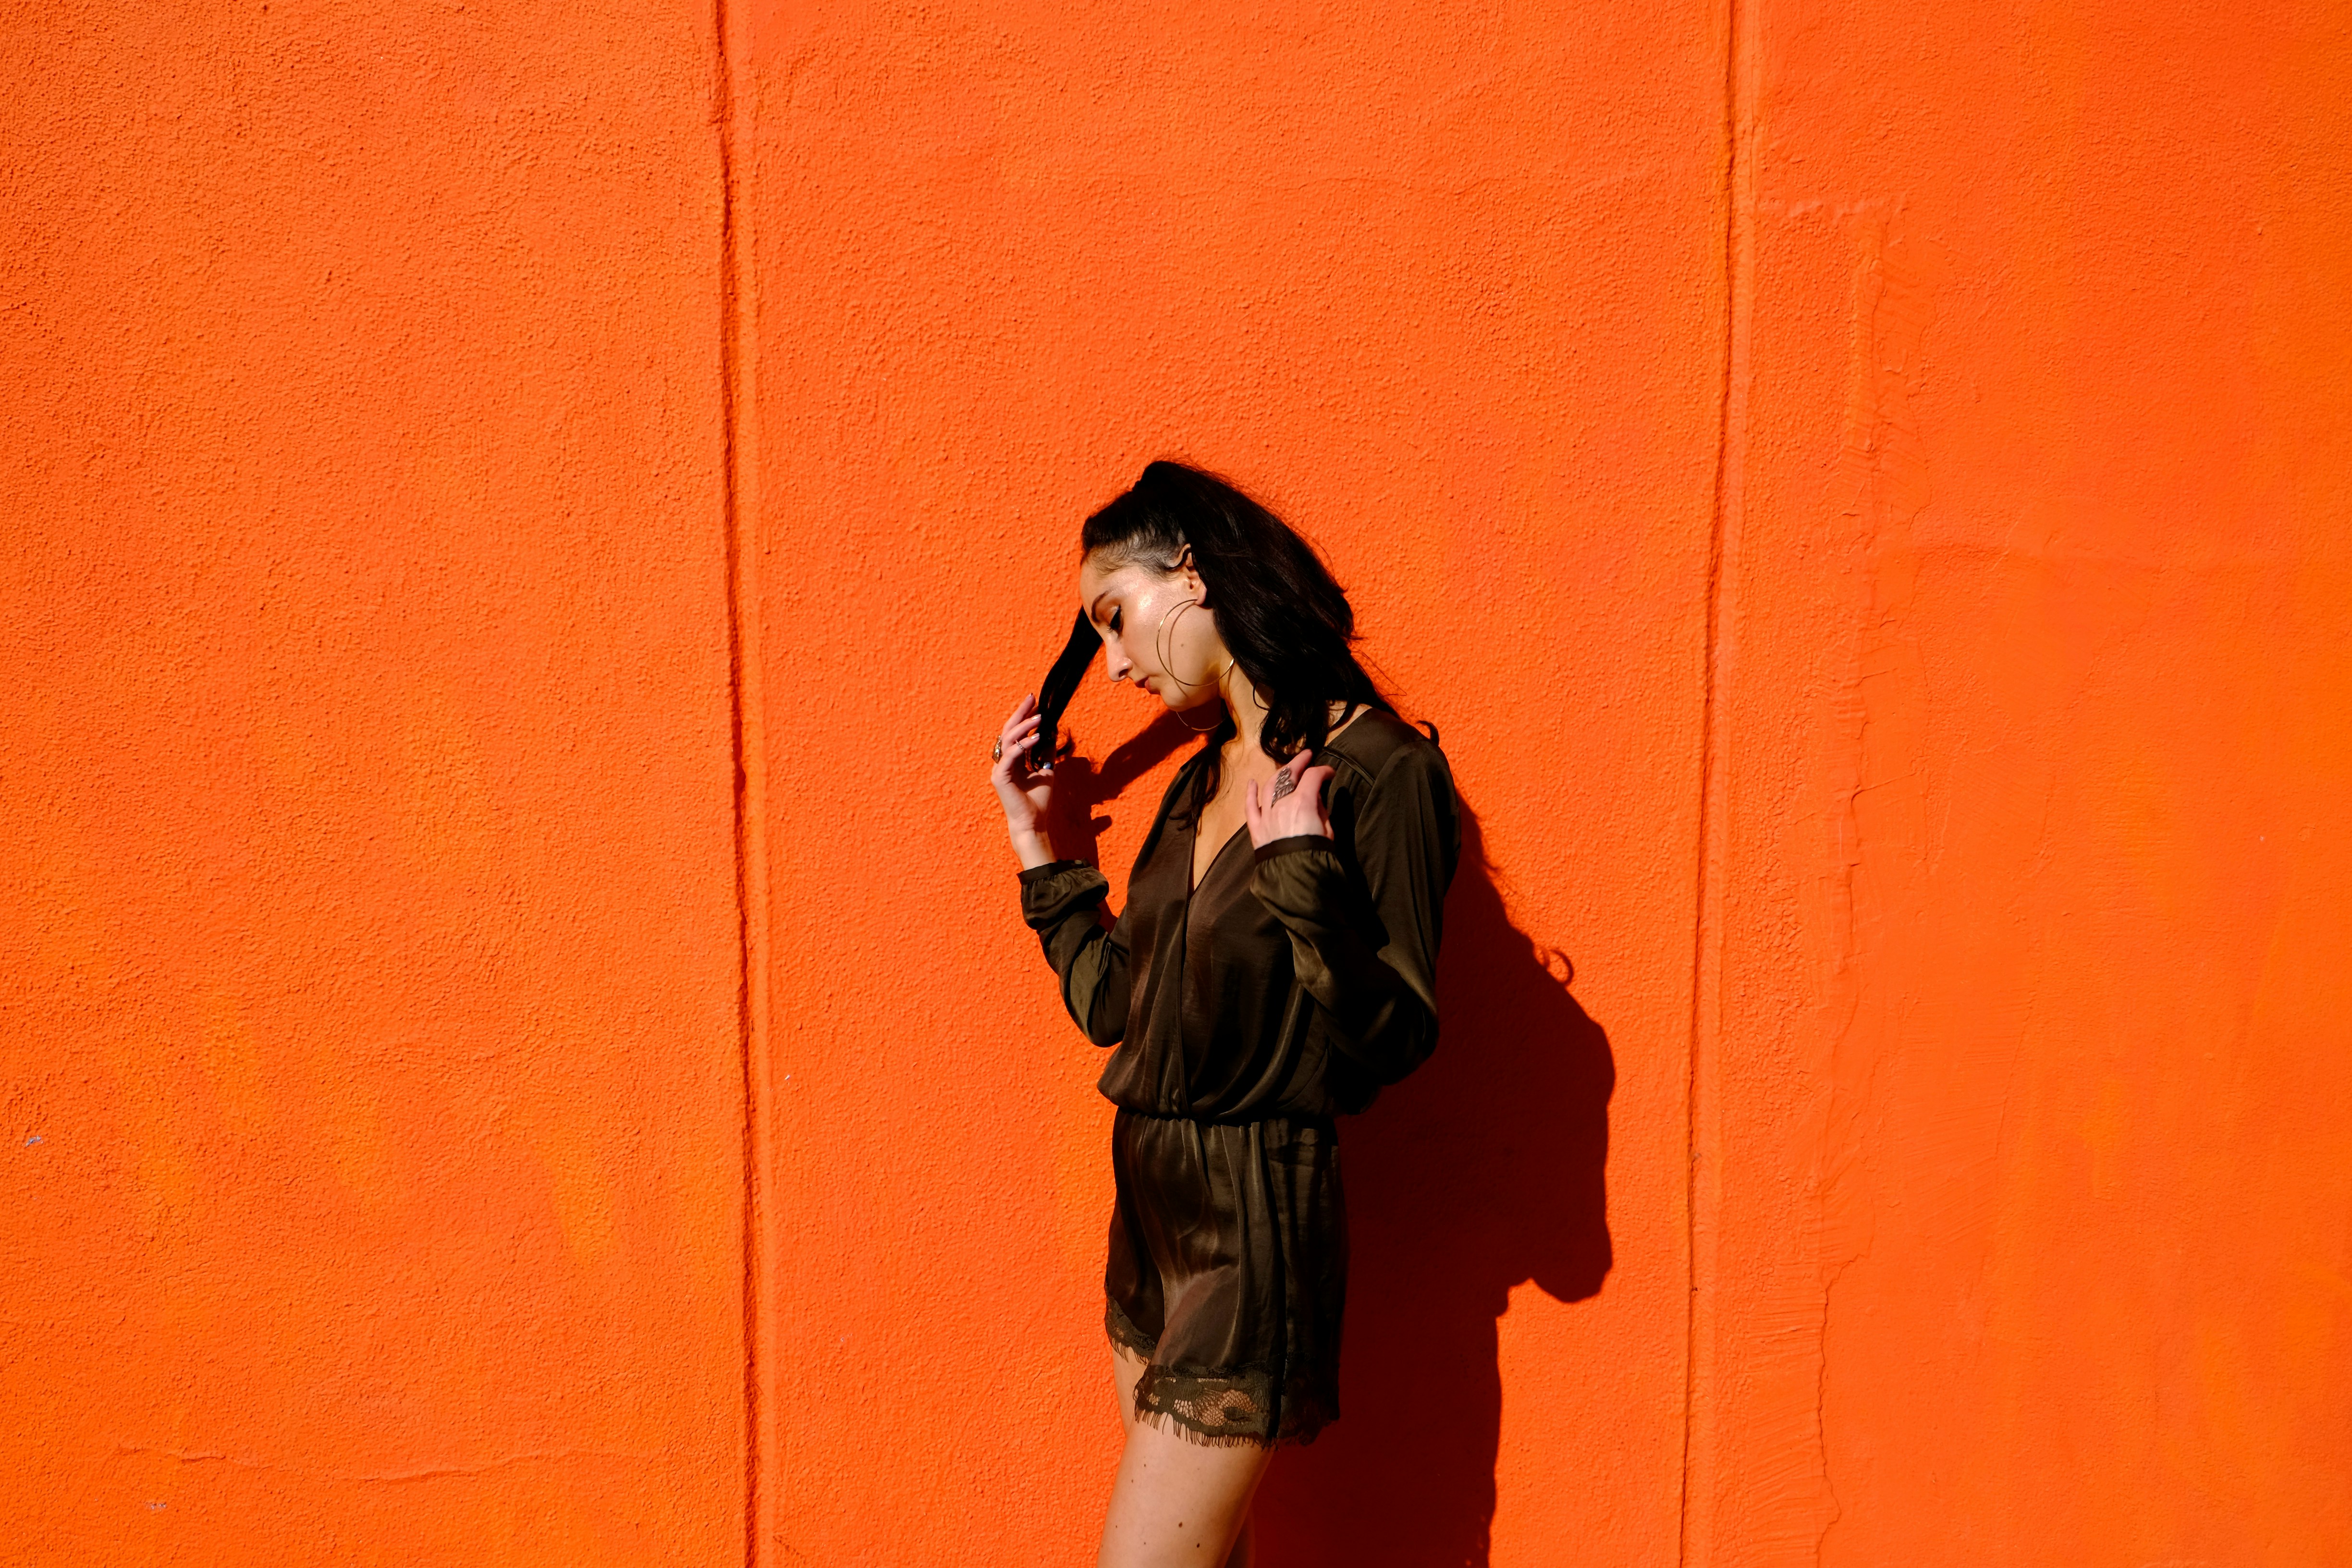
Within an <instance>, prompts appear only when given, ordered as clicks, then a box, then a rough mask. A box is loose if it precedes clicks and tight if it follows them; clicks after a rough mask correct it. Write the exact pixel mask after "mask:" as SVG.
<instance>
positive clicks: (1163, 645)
mask: <svg viewBox="0 0 2352 1568" xmlns="http://www.w3.org/2000/svg"><path fill="white" fill-rule="evenodd" d="M1200 602H1201V601H1200V600H1198V599H1187V600H1185V601H1184V602H1183V603H1182V604H1181V605H1174V606H1172V607H1171V608H1169V609H1167V610H1164V611H1162V612H1161V613H1160V624H1159V625H1158V626H1154V627H1152V628H1151V651H1152V652H1153V653H1156V654H1158V655H1159V656H1160V673H1162V674H1164V675H1165V676H1167V677H1168V679H1171V680H1172V681H1174V682H1175V683H1176V684H1177V685H1179V686H1181V687H1182V688H1183V689H1185V690H1186V691H1197V690H1199V689H1201V687H1202V685H1214V684H1215V681H1204V682H1195V681H1190V680H1187V679H1184V678H1183V677H1182V676H1181V675H1179V674H1177V673H1176V672H1175V671H1174V670H1173V669H1171V668H1169V666H1170V665H1171V663H1172V662H1173V661H1172V660H1171V659H1170V658H1169V657H1168V647H1169V646H1170V645H1169V638H1170V637H1171V636H1172V635H1173V634H1172V633H1171V631H1170V629H1169V625H1168V623H1169V622H1170V621H1171V620H1181V619H1182V618H1183V616H1184V612H1185V611H1187V610H1189V609H1192V607H1193V606H1194V605H1198V604H1199V603H1200ZM1231 668H1233V661H1232V660H1231V659H1227V660H1226V661H1225V669H1231ZM1217 673H1218V678H1219V679H1223V675H1224V671H1223V670H1220V671H1218V672H1217ZM1172 711H1173V712H1174V713H1175V715H1176V722H1178V723H1179V724H1181V725H1183V726H1184V728H1186V729H1187V730H1190V731H1192V733H1194V734H1195V735H1205V734H1207V733H1208V732H1209V731H1212V730H1213V729H1215V728H1216V727H1217V726H1218V725H1220V724H1222V723H1223V722H1224V721H1225V716H1224V715H1223V713H1219V714H1218V715H1217V716H1216V717H1215V718H1214V719H1212V720H1211V721H1209V722H1207V723H1206V724H1195V723H1193V722H1192V721H1191V720H1190V719H1187V718H1185V717H1184V710H1182V709H1181V708H1178V709H1174V710H1172Z"/></svg>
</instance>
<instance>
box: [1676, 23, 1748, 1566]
mask: <svg viewBox="0 0 2352 1568" xmlns="http://www.w3.org/2000/svg"><path fill="white" fill-rule="evenodd" d="M1748 3H1752V0H1726V5H1725V7H1724V38H1723V107H1722V119H1721V121H1720V124H1721V127H1722V137H1723V142H1722V149H1723V151H1722V170H1723V173H1722V185H1721V189H1720V195H1719V198H1718V199H1719V200H1720V202H1721V204H1722V205H1721V210H1722V213H1723V252H1722V268H1723V270H1722V277H1723V321H1722V323H1721V331H1722V334H1723V358H1722V363H1721V371H1720V377H1719V380H1718V382H1717V406H1716V420H1717V423H1716V447H1715V483H1714V493H1713V496H1712V504H1711V507H1710V510H1709V515H1708V524H1707V548H1706V647H1705V653H1704V656H1703V658H1702V663H1701V671H1700V684H1701V695H1700V701H1699V778H1698V786H1699V798H1698V823H1697V833H1696V839H1697V843H1696V875H1695V878H1694V899H1693V902H1694V908H1693V911H1692V921H1691V1015H1690V1038H1689V1042H1688V1056H1689V1078H1688V1081H1687V1084H1686V1086H1685V1106H1684V1113H1685V1149H1686V1151H1687V1153H1688V1156H1689V1158H1688V1170H1687V1173H1686V1179H1687V1183H1688V1186H1687V1188H1686V1191H1685V1204H1684V1220H1685V1237H1684V1242H1685V1258H1686V1263H1687V1267H1688V1269H1689V1276H1688V1284H1689V1289H1688V1292H1687V1294H1686V1296H1685V1308H1684V1311H1685V1317H1684V1336H1685V1337H1684V1346H1683V1456H1682V1487H1681V1500H1680V1517H1679V1521H1678V1526H1677V1528H1678V1542H1679V1547H1678V1552H1677V1560H1678V1561H1679V1562H1680V1563H1683V1564H1685V1568H1699V1565H1701V1564H1704V1563H1706V1561H1708V1560H1709V1559H1710V1558H1711V1557H1712V1555H1713V1550H1712V1549H1713V1544H1714V1542H1713V1530H1712V1523H1713V1511H1714V1510H1713V1503H1714V1490H1715V1479H1716V1478H1715V1474H1714V1458H1715V1445H1714V1442H1713V1433H1712V1427H1711V1424H1710V1426H1709V1430H1708V1432H1707V1434H1706V1437H1705V1440H1700V1434H1699V1430H1698V1429H1699V1426H1700V1425H1701V1424H1702V1423H1703V1422H1709V1420H1710V1417H1711V1416H1712V1414H1713V1403H1714V1399H1715V1394H1716V1387H1715V1379H1714V1375H1713V1373H1714V1354H1713V1334H1712V1329H1713V1308H1714V1305H1715V1301H1714V1297H1715V1292H1716V1289H1717V1284H1718V1281H1717V1279H1716V1276H1715V1269H1714V1268H1713V1262H1714V1255H1713V1252H1712V1250H1711V1249H1712V1247H1714V1245H1715V1241H1716V1236H1717V1226H1716V1222H1717V1214H1716V1212H1715V1211H1716V1208H1717V1204H1716V1201H1715V1197H1716V1193H1717V1185H1716V1184H1717V1183H1719V1181H1720V1179H1721V1178H1720V1166H1721V1156H1722V1150H1721V1148H1720V1147H1719V1144H1720V1142H1721V1136H1720V1129H1719V1127H1718V1126H1717V1106H1716V1103H1715V1100H1714V1098H1713V1097H1714V1095H1715V1094H1716V1092H1717V1065H1718V1063H1717V1057H1718V1055H1719V1048H1720V1046H1721V1036H1722V1029H1721V1024H1722V979H1723V977H1722V966H1721V963H1720V961H1719V955H1718V944H1719V942H1720V936H1721V925H1722V906H1723V887H1722V883H1723V878H1722V870H1723V863H1724V858H1725V844H1724V839H1725V837H1726V836H1727V830H1728V829H1727V815H1728V814H1727V790H1728V770H1727V762H1726V759H1725V756H1724V754H1723V753H1724V742H1723V726H1722V722H1721V720H1720V718H1719V715H1718V710H1719V708H1720V706H1721V700H1722V690H1721V688H1722V683H1723V679H1724V647H1723V643H1724V637H1725V630H1726V627H1727V624H1728V620H1729V616H1730V614H1731V608H1732V606H1731V605H1730V603H1729V600H1730V597H1731V595H1732V594H1733V593H1734V591H1735V589H1736V586H1737V579H1738V573H1737V563H1736V561H1734V560H1732V559H1731V557H1732V555H1733V554H1734V553H1735V550H1734V542H1735V532H1736V524H1737V521H1738V508H1739V505H1740V499H1741V481H1742V479H1743V477H1744V471H1745V458H1746V447H1745V442H1744V441H1743V440H1742V439H1741V436H1740V433H1741V431H1742V430H1743V429H1744V427H1745V424H1746V417H1745V416H1746V401H1747V400H1746V398H1745V396H1744V395H1741V389H1742V387H1743V385H1744V382H1743V379H1742V378H1743V375H1744V372H1745V366H1746V360H1747V347H1748V344H1747V334H1748V327H1749V323H1750V320H1751V312H1750V305H1751V303H1752V300H1751V294H1750V289H1751V280H1750V278H1749V276H1748V274H1749V271H1750V265H1749V264H1750V249H1749V247H1750V245H1751V243H1752V235H1751V231H1750V228H1749V224H1748V218H1749V214H1748V203H1746V202H1745V201H1744V200H1743V183H1744V182H1748V181H1752V179H1753V177H1754V176H1753V173H1752V171H1751V170H1750V169H1749V167H1748V162H1747V161H1744V160H1743V159H1742V156H1741V152H1742V147H1743V144H1744V142H1745V141H1746V139H1747V133H1748V125H1749V123H1750V122H1751V121H1752V119H1753V112H1754V110H1753V105H1752V103H1750V102H1749V101H1748V100H1747V99H1746V97H1745V96H1744V95H1745V93H1746V91H1747V90H1748V82H1747V81H1746V79H1745V76H1744V70H1745V66H1746V59H1745V51H1744V50H1743V48H1742V37H1741V33H1742V29H1743V27H1744V26H1745V25H1746V22H1747V15H1746V4H1748ZM1751 151H1752V149H1751ZM1695 1467H1696V1469H1697V1471H1698V1473H1697V1474H1696V1476H1695V1475H1694V1468H1695ZM1695 1480H1696V1491H1697V1492H1698V1494H1699V1496H1698V1514H1697V1517H1696V1518H1695V1517H1694V1512H1693V1507H1692V1499H1693V1491H1694V1481H1695Z"/></svg>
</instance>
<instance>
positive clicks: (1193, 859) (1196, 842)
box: [1184, 816, 1249, 900]
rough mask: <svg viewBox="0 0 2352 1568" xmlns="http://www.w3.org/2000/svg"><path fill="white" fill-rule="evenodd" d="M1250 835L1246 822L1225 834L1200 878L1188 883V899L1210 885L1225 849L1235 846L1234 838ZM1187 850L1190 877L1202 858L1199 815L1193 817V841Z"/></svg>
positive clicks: (1186, 890) (1186, 893)
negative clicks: (1223, 839)
mask: <svg viewBox="0 0 2352 1568" xmlns="http://www.w3.org/2000/svg"><path fill="white" fill-rule="evenodd" d="M1246 837H1249V824H1248V823H1246V822H1244V823H1243V824H1242V825H1241V826H1238V827H1236V828H1234V830H1233V831H1232V832H1231V833H1228V834H1226V835H1225V841H1224V842H1223V844H1220V845H1218V846H1217V852H1216V853H1215V854H1213V855H1212V856H1210V857H1209V863H1208V864H1207V865H1206V866H1202V868H1201V875H1200V879H1199V880H1197V881H1191V882H1188V883H1187V885H1186V887H1185V889H1184V892H1185V896H1186V898H1187V900H1190V898H1191V896H1192V895H1193V894H1195V893H1198V892H1199V891H1200V890H1201V889H1202V888H1203V887H1206V886H1207V885H1208V881H1209V879H1210V878H1211V877H1213V876H1215V875H1216V872H1217V862H1218V861H1220V860H1223V858H1225V851H1226V850H1228V849H1231V848H1232V847H1234V839H1236V838H1246ZM1186 851H1187V853H1186V858H1185V862H1184V875H1185V876H1186V877H1187V878H1190V877H1191V876H1192V868H1193V867H1194V866H1195V865H1198V864H1199V862H1200V858H1201V819H1200V818H1199V817H1198V816H1194V817H1193V818H1192V843H1191V844H1190V845H1188V846H1186Z"/></svg>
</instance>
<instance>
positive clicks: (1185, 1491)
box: [1095, 1347, 1272, 1568]
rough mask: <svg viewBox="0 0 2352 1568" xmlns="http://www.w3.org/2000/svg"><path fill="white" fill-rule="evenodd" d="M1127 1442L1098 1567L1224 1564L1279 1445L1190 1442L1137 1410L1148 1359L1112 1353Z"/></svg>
mask: <svg viewBox="0 0 2352 1568" xmlns="http://www.w3.org/2000/svg"><path fill="white" fill-rule="evenodd" d="M1111 1361H1112V1378H1113V1382H1114V1384H1115V1386H1116V1388H1117V1390H1118V1397H1119V1420H1120V1423H1121V1425H1122V1426H1124V1427H1125V1428H1126V1431H1127V1447H1126V1448H1125V1450H1124V1451H1123V1452H1122V1453H1121V1454H1120V1455H1119V1460H1118V1479H1117V1480H1116V1481H1115V1482H1113V1483H1112V1486H1111V1494H1110V1509H1109V1511H1108V1513H1107V1514H1106V1515H1105V1516H1104V1519H1103V1538H1102V1551H1101V1552H1100V1554H1099V1555H1098V1556H1097V1558H1096V1560H1095V1561H1096V1563H1097V1568H1178V1565H1179V1564H1181V1565H1183V1568H1218V1565H1219V1564H1221V1563H1224V1562H1225V1560H1226V1553H1227V1552H1228V1551H1229V1550H1230V1549H1231V1548H1232V1546H1233V1544H1234V1538H1235V1537H1236V1536H1238V1535H1239V1534H1240V1533H1241V1531H1242V1527H1243V1526H1244V1524H1245V1523H1247V1522H1248V1520H1249V1509H1250V1499H1251V1498H1252V1497H1253V1496H1255V1493H1256V1491H1257V1483H1258V1480H1259V1479H1260V1478H1261V1477H1263V1476H1264V1475H1265V1466H1266V1461H1267V1459H1268V1458H1271V1457H1272V1450H1271V1449H1268V1448H1265V1447H1258V1446H1257V1445H1255V1444H1240V1445H1233V1446H1213V1445H1203V1444H1200V1443H1192V1442H1187V1441H1186V1440H1185V1439H1184V1438H1182V1437H1181V1436H1177V1435H1176V1434H1175V1433H1172V1432H1167V1431H1162V1430H1161V1429H1160V1428H1159V1427H1157V1426H1152V1425H1151V1424H1150V1422H1147V1421H1139V1420H1137V1419H1136V1416H1135V1380H1136V1379H1137V1378H1138V1377H1139V1376H1141V1375H1142V1373H1143V1363H1142V1361H1141V1360H1140V1359H1139V1358H1138V1357H1137V1356H1135V1355H1133V1354H1131V1353H1129V1352H1127V1351H1124V1350H1120V1349H1118V1348H1117V1347H1114V1348H1113V1350H1112V1352H1111Z"/></svg>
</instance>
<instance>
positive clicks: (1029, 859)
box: [1013, 827, 1060, 871]
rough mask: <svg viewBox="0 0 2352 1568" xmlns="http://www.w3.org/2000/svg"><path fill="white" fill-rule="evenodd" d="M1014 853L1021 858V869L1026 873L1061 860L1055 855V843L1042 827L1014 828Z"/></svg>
mask: <svg viewBox="0 0 2352 1568" xmlns="http://www.w3.org/2000/svg"><path fill="white" fill-rule="evenodd" d="M1013 853H1014V854H1015V855H1018V856H1019V857H1021V868H1022V869H1023V870H1024V871H1034V870H1035V869H1036V868H1038V867H1040V866H1046V865H1051V864H1052V863H1053V862H1054V861H1055V860H1056V859H1058V858H1060V857H1058V856H1056V855H1055V853H1054V846H1053V843H1052V841H1051V840H1049V839H1048V838H1046V837H1045V829H1044V828H1042V827H1016V828H1014V829H1013Z"/></svg>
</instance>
